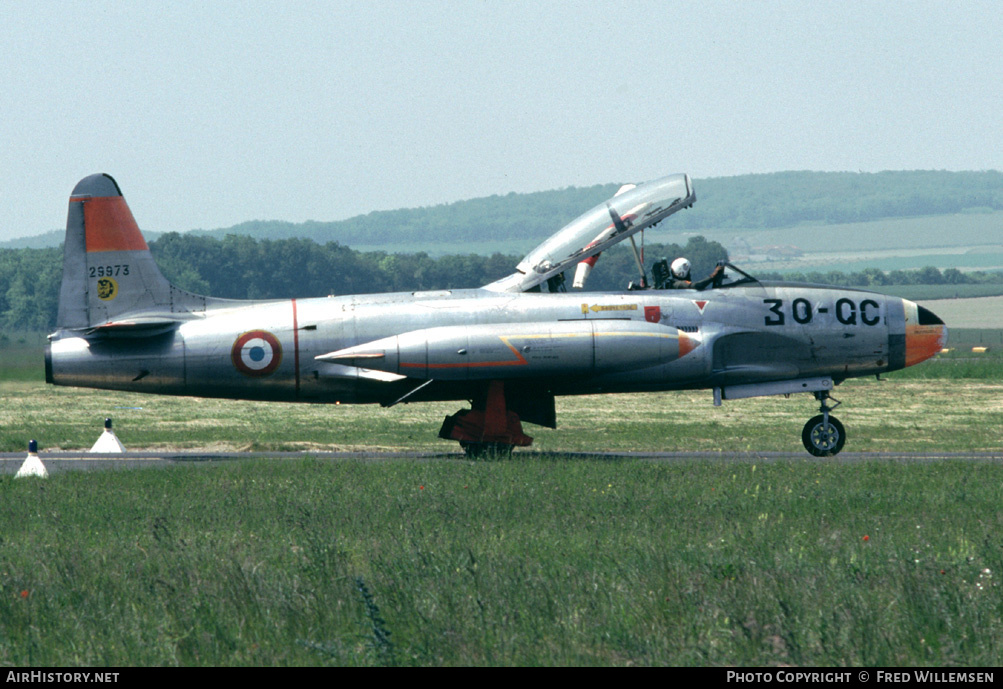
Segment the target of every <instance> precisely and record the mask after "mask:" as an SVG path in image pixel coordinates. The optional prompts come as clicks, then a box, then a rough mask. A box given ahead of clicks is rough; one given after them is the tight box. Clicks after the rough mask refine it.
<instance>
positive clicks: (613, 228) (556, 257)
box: [484, 174, 696, 292]
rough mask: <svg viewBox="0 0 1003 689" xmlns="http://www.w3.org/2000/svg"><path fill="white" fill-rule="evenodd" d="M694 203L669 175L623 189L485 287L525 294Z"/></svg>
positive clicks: (684, 179)
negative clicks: (509, 272) (514, 269)
mask: <svg viewBox="0 0 1003 689" xmlns="http://www.w3.org/2000/svg"><path fill="white" fill-rule="evenodd" d="M694 201H696V194H695V193H694V192H693V185H692V183H691V182H690V178H689V176H688V175H683V174H680V175H669V176H668V177H662V178H661V179H656V180H654V181H651V182H645V183H643V184H638V185H637V186H634V187H630V186H626V187H624V188H622V189H621V190H620V192H619V193H618V194H617V195H616V196H614V197H613V198H612V199H610V200H608V201H604V202H603V203H601V204H599V205H598V206H596V207H595V208H593V209H592V210H590V211H588V212H587V213H585V214H583V215H581V216H579V217H578V218H576V219H575V220H572V221H571V222H570V223H568V224H567V225H565V226H564V227H563V228H561V229H560V230H559V231H558V232H557V233H556V234H554V235H552V236H551V237H550V238H548V239H547V240H546V241H545V242H543V243H542V244H540V245H539V246H538V247H536V248H535V249H533V250H532V251H530V252H529V253H528V254H527V255H526V257H525V258H524V259H522V261H520V262H519V265H518V266H516V272H515V273H512V274H511V275H509V276H507V277H504V278H502V279H501V280H497V281H496V282H492V283H491V284H489V285H485V287H484V288H485V289H489V290H493V291H496V292H525V291H526V290H528V289H532V288H533V287H536V286H537V285H539V284H541V283H542V282H544V281H546V280H547V279H548V278H551V277H553V276H554V275H557V274H558V273H562V272H564V271H565V270H567V269H568V268H570V267H571V266H573V265H575V264H576V263H578V262H579V261H582V260H584V259H586V258H589V257H590V256H594V255H595V254H598V253H599V252H601V251H605V250H606V249H608V248H609V247H611V246H613V245H614V244H616V243H618V242H621V241H623V240H624V239H626V238H627V237H630V236H631V235H633V234H635V233H637V232H640V231H641V230H643V229H646V228H648V227H652V226H653V225H656V224H658V223H659V222H661V221H662V220H664V219H665V218H667V217H669V216H670V215H672V214H673V213H675V212H676V211H678V210H681V209H683V208H688V207H690V206H691V205H693V202H694Z"/></svg>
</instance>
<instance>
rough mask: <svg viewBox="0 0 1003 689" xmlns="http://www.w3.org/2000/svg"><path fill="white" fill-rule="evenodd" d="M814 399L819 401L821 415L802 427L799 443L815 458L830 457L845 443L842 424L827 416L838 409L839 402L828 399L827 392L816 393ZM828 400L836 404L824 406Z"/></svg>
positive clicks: (844, 432) (832, 398) (833, 417)
mask: <svg viewBox="0 0 1003 689" xmlns="http://www.w3.org/2000/svg"><path fill="white" fill-rule="evenodd" d="M815 399H817V400H818V401H819V404H820V406H819V411H820V412H822V413H821V414H819V415H818V416H814V417H812V418H811V419H810V420H809V421H808V423H806V424H805V425H804V430H802V431H801V442H802V443H804V446H805V449H806V450H808V452H810V453H812V454H813V455H815V456H816V457H832V456H833V455H835V454H837V453H838V452H839V451H840V450H842V449H843V444H844V443H846V431H845V430H843V424H841V423H840V422H839V419H837V418H836V417H835V416H829V412H831V411H832V410H833V409H835V408H836V407H838V406H839V405H840V404H841V402H840V401H839V400H837V399H835V398H834V397H830V396H829V391H828V390H822V391H820V392H816V393H815ZM830 399H831V400H832V401H834V402H835V403H836V404H834V405H832V406H831V407H830V406H829V405H828V404H826V401H827V400H830Z"/></svg>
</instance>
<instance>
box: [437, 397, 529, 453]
mask: <svg viewBox="0 0 1003 689" xmlns="http://www.w3.org/2000/svg"><path fill="white" fill-rule="evenodd" d="M471 406H472V407H473V409H461V410H460V411H458V412H456V413H455V414H453V415H452V416H447V417H446V419H445V421H443V422H442V428H440V429H439V437H440V438H445V439H446V440H458V441H459V442H460V447H462V448H463V451H464V452H465V453H466V455H467V457H470V458H472V459H473V458H480V457H507V456H508V455H510V454H512V448H513V447H526V446H527V445H529V444H530V443H532V442H533V439H532V438H531V437H529V436H528V435H526V434H525V433H523V432H522V423H521V422H520V421H519V416H518V415H517V414H516V413H515V412H512V411H509V410H508V407H507V405H506V404H505V384H504V383H503V382H502V381H500V380H493V381H491V383H490V384H489V385H488V388H487V394H486V395H483V396H480V397H478V398H477V399H474V400H473V402H472V404H471Z"/></svg>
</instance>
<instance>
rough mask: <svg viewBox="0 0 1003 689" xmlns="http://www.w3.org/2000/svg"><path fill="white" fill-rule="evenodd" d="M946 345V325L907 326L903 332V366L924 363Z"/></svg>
mask: <svg viewBox="0 0 1003 689" xmlns="http://www.w3.org/2000/svg"><path fill="white" fill-rule="evenodd" d="M946 344H947V326H946V325H909V326H906V331H905V365H906V366H912V365H914V364H918V363H919V362H921V361H926V360H927V359H929V358H930V357H932V356H934V355H935V354H938V353H940V350H942V349H943V348H944V345H946Z"/></svg>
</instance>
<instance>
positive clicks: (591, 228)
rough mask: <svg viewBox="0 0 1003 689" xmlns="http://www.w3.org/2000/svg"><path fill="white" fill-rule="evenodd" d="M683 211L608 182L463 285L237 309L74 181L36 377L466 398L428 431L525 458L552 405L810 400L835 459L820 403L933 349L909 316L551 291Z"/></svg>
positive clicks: (778, 294) (750, 290) (659, 195)
mask: <svg viewBox="0 0 1003 689" xmlns="http://www.w3.org/2000/svg"><path fill="white" fill-rule="evenodd" d="M695 200H696V195H695V193H694V191H693V185H692V183H691V181H690V179H689V177H688V176H686V175H672V176H669V177H664V178H662V179H657V180H654V181H650V182H647V183H643V184H638V185H626V186H625V187H623V188H622V189H621V190H620V192H619V193H618V194H617V195H616V196H614V197H613V198H612V199H610V200H609V201H607V202H605V203H602V204H600V205H598V206H597V207H595V208H593V209H592V210H590V211H588V212H587V213H585V214H584V215H582V216H581V217H579V218H577V219H576V220H574V221H572V222H571V223H569V224H568V225H566V226H565V227H564V228H563V229H561V230H560V231H558V232H557V233H556V234H554V235H553V236H552V237H550V238H549V239H547V240H546V241H545V242H543V243H542V244H541V245H540V246H539V247H537V248H536V249H534V250H533V251H532V252H530V253H529V254H528V255H527V256H526V257H525V259H523V261H522V262H520V263H519V264H518V266H517V267H516V269H515V271H514V272H513V273H512V274H511V275H509V276H507V277H505V278H502V279H501V280H498V281H496V282H493V283H491V284H488V285H485V286H484V287H482V288H479V289H464V290H441V291H432V292H407V293H396V294H367V295H346V296H329V297H322V298H309V299H283V300H270V301H237V300H227V299H217V298H212V297H206V296H200V295H196V294H191V293H189V292H186V291H184V290H181V289H178V288H177V287H175V286H173V285H171V284H170V283H169V282H168V281H167V280H166V279H165V278H164V277H163V275H162V274H161V272H160V270H159V269H158V268H157V265H156V264H155V263H154V260H153V257H152V256H151V254H150V251H149V248H148V247H147V244H146V241H145V240H144V239H143V235H142V234H141V232H140V230H139V228H138V226H137V224H136V221H135V220H134V219H133V216H132V213H131V211H130V210H129V207H128V206H127V205H126V202H125V199H124V198H123V196H122V193H121V191H120V189H119V186H118V184H117V183H116V182H115V180H114V179H112V178H111V177H110V176H108V175H104V174H97V175H91V176H89V177H86V178H85V179H83V180H81V181H80V182H79V183H78V184H77V186H76V187H75V188H74V190H73V192H72V195H71V196H70V201H69V213H68V216H67V222H66V241H65V245H64V259H63V281H62V287H61V291H60V300H59V314H58V319H57V330H56V332H54V333H53V334H52V335H50V336H49V344H48V345H47V347H46V355H45V371H46V380H47V382H49V383H53V384H56V385H71V386H81V387H95V388H105V389H112V390H129V391H136V392H149V393H156V394H171V395H194V396H203V397H225V398H236V399H257V400H282V401H290V402H340V403H378V404H381V405H384V406H392V405H395V404H398V403H401V402H420V401H428V400H468V401H469V402H470V408H469V409H463V410H461V411H459V412H457V413H456V414H453V415H451V416H448V417H446V419H445V421H444V423H443V425H442V428H441V429H440V432H439V435H440V437H443V438H447V439H453V440H457V441H459V443H460V445H461V446H462V447H463V448H464V450H465V451H466V452H467V453H468V454H470V455H478V454H483V453H486V452H499V451H501V452H507V451H511V449H512V448H513V447H516V446H526V445H529V444H530V443H531V442H532V438H530V437H529V436H527V435H526V434H525V433H524V432H523V428H522V422H523V421H525V422H528V423H533V424H537V425H541V426H546V427H550V428H555V427H556V414H555V409H554V398H555V397H556V396H558V395H583V394H595V393H631V394H643V393H646V392H654V391H663V390H684V389H709V390H712V391H713V396H714V403H715V404H721V402H722V400H732V399H740V398H744V397H752V396H762V395H781V394H783V395H789V394H791V393H811V394H813V395H814V397H815V398H816V399H817V400H818V402H819V403H820V409H819V412H820V413H819V414H818V415H817V416H814V417H813V418H811V419H810V420H809V421H808V422H807V423H806V424H805V426H804V431H803V433H802V441H803V443H804V446H805V448H806V449H807V450H808V451H809V452H810V453H812V454H814V455H819V456H825V455H834V454H836V453H837V452H839V451H840V450H841V449H842V448H843V445H844V442H845V440H846V432H845V430H844V428H843V426H842V424H841V423H840V422H839V421H838V420H837V419H836V418H835V417H834V416H832V415H831V414H830V412H831V411H832V409H833V408H834V406H833V405H830V403H829V402H830V400H832V399H833V398H831V392H832V391H833V389H834V388H835V386H836V385H838V384H839V383H841V382H842V381H844V380H846V379H847V378H853V377H857V376H870V375H879V374H881V373H884V372H886V371H894V370H897V369H901V368H904V367H906V366H912V365H913V364H917V363H919V362H921V361H923V360H925V359H928V358H930V357H932V356H933V355H934V354H935V353H937V352H939V351H940V349H941V348H942V347H943V346H944V344H945V342H946V337H947V329H946V327H945V326H944V324H943V322H942V321H941V320H940V319H939V318H937V317H936V316H935V315H934V314H933V313H931V312H930V311H928V310H927V309H925V308H922V307H920V306H917V305H916V304H914V303H913V302H910V301H907V300H905V299H899V298H897V297H891V296H885V295H881V294H875V293H872V292H866V291H861V290H855V289H836V288H832V287H825V286H817V285H801V284H790V283H767V282H761V281H759V280H756V279H755V278H754V277H752V276H750V275H748V274H746V273H744V272H743V271H741V270H739V269H737V268H735V267H734V266H730V265H729V266H727V268H726V270H725V272H724V273H722V275H721V276H719V278H718V279H716V280H715V282H714V284H713V285H711V286H710V287H709V288H707V289H705V290H702V291H698V290H694V289H683V290H658V289H650V288H649V289H635V290H624V291H622V292H602V293H600V292H566V291H564V290H563V273H564V271H565V270H567V269H569V268H572V267H574V266H575V265H576V264H578V263H581V262H583V261H587V262H590V263H591V262H594V260H593V259H594V257H596V256H598V254H599V253H600V252H602V251H604V250H606V249H607V248H609V247H610V246H612V245H613V244H615V243H617V242H620V241H623V240H624V239H626V238H628V237H629V238H631V242H632V243H633V241H634V239H633V235H634V234H635V233H637V232H640V231H643V230H644V229H646V228H649V227H652V226H654V225H655V224H657V223H659V222H661V221H663V220H665V219H666V218H668V217H669V216H671V215H672V214H674V213H676V212H678V211H680V210H682V209H684V208H688V207H690V206H691V205H692V204H693V203H694V201H695ZM638 264H639V266H640V267H641V271H642V275H643V266H641V261H638ZM585 272H587V271H585ZM582 279H584V275H583V276H582ZM644 284H646V283H644V282H643V281H642V285H644ZM544 288H546V291H545V290H544ZM833 401H835V400H833ZM836 404H839V403H838V402H836Z"/></svg>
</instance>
